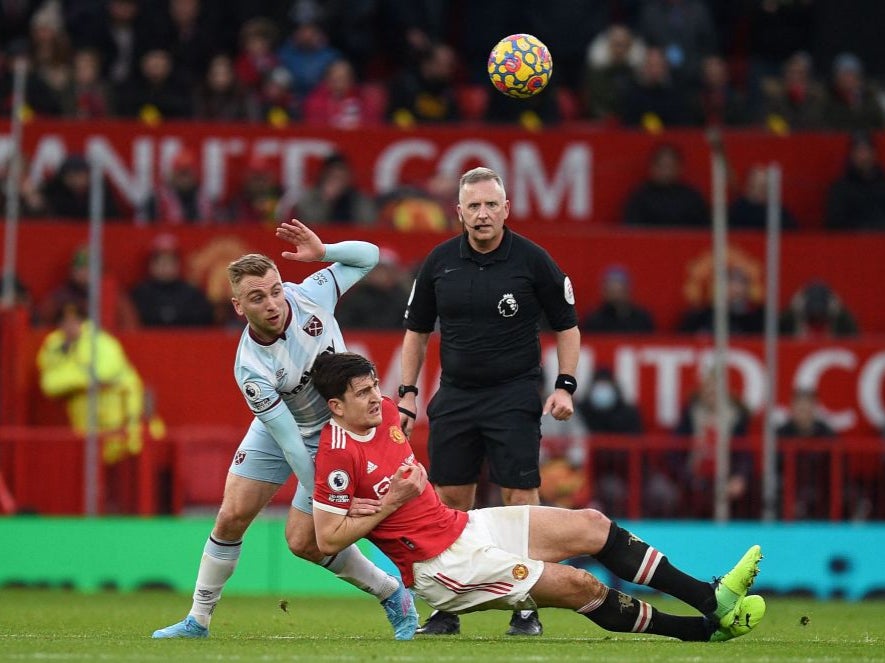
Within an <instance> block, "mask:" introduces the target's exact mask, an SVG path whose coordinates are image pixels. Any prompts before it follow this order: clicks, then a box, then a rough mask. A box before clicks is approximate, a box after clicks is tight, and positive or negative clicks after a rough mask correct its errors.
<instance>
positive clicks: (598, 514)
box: [575, 509, 612, 535]
mask: <svg viewBox="0 0 885 663" xmlns="http://www.w3.org/2000/svg"><path fill="white" fill-rule="evenodd" d="M575 514H576V515H577V517H578V518H580V519H581V521H582V525H583V527H584V528H585V529H586V530H587V531H590V532H602V533H604V534H606V535H607V534H608V530H609V528H610V527H611V524H612V521H611V520H610V519H609V517H608V516H606V515H605V514H604V513H602V511H597V510H596V509H579V510H577V511H575Z"/></svg>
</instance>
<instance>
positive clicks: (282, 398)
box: [230, 242, 378, 513]
mask: <svg viewBox="0 0 885 663" xmlns="http://www.w3.org/2000/svg"><path fill="white" fill-rule="evenodd" d="M325 259H326V260H330V261H331V260H335V261H337V262H336V263H335V264H333V265H331V266H329V267H326V268H324V269H321V270H319V271H317V272H314V273H313V274H311V275H310V276H308V277H307V278H306V279H305V280H304V281H302V282H301V283H299V284H295V283H283V291H284V294H285V298H286V302H287V303H288V304H289V314H288V317H287V320H286V326H285V328H284V330H283V333H282V334H281V335H280V336H279V337H278V338H277V339H276V340H274V341H273V342H272V343H262V342H261V341H258V340H256V339H255V338H253V337H252V335H251V334H250V332H249V327H248V326H247V327H246V329H245V330H244V331H243V335H242V337H241V338H240V344H239V347H238V348H237V356H236V361H235V363H234V376H235V378H236V380H237V384H238V385H239V387H240V390H241V391H242V392H243V396H244V398H245V399H246V403H247V404H248V405H249V408H250V409H251V410H252V412H253V413H254V414H255V419H254V420H253V422H252V425H251V426H249V430H248V431H247V432H246V435H245V437H244V438H243V441H242V442H241V443H240V446H239V447H238V448H237V451H236V453H235V454H234V459H233V462H232V463H231V466H230V471H231V473H233V474H236V475H238V476H242V477H246V478H248V479H255V480H258V481H268V482H270V483H276V484H283V483H285V482H286V480H287V479H288V478H289V476H290V475H291V473H292V472H293V471H294V472H295V475H296V476H297V477H298V490H297V491H296V493H295V497H294V498H293V500H292V506H294V507H295V508H297V509H299V510H301V511H304V512H306V513H312V494H313V475H314V464H313V457H314V456H315V455H316V449H317V443H318V441H319V434H320V431H321V430H322V428H323V425H324V424H325V423H326V422H327V421H328V420H329V418H330V416H331V415H330V413H329V408H328V406H327V405H326V401H325V400H324V399H323V397H322V396H320V395H319V393H317V391H316V389H315V388H314V386H313V383H312V382H311V379H310V370H311V368H312V367H313V363H314V361H315V360H316V358H317V357H318V356H319V355H320V354H322V353H325V352H343V351H344V350H345V349H346V348H345V345H344V338H343V336H342V334H341V328H340V327H339V326H338V321H337V320H335V315H334V309H335V304H336V303H337V302H338V298H339V297H340V296H341V295H342V294H343V293H344V292H346V291H347V290H348V289H349V288H350V287H351V286H352V285H353V284H355V283H356V282H357V281H359V280H360V279H361V278H362V277H363V276H365V275H366V274H367V273H368V272H369V270H371V269H372V268H373V267H374V266H375V264H376V263H377V262H378V248H377V247H376V246H375V245H373V244H369V243H367V242H340V243H338V244H330V245H327V246H326V257H325Z"/></svg>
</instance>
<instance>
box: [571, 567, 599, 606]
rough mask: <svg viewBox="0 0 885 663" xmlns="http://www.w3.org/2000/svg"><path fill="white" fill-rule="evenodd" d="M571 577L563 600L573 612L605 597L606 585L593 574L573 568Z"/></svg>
mask: <svg viewBox="0 0 885 663" xmlns="http://www.w3.org/2000/svg"><path fill="white" fill-rule="evenodd" d="M569 575H570V576H571V577H570V578H569V580H570V582H569V583H568V585H567V589H566V590H565V591H564V593H565V596H564V597H563V598H565V599H566V602H567V604H568V605H569V606H570V607H571V608H572V609H573V610H580V609H581V608H583V607H584V606H586V605H587V604H588V603H593V602H594V601H597V600H599V599H601V598H603V597H604V596H605V590H606V587H605V585H604V584H603V583H602V582H601V581H600V580H599V579H598V578H597V577H596V576H594V575H593V574H591V573H589V572H587V571H585V570H583V569H576V568H572V569H571V570H570V571H569Z"/></svg>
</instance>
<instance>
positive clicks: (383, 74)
mask: <svg viewBox="0 0 885 663" xmlns="http://www.w3.org/2000/svg"><path fill="white" fill-rule="evenodd" d="M848 4H849V5H850V6H846V3H836V2H832V1H817V2H812V0H790V1H784V0H746V1H744V2H722V1H721V0H607V1H606V2H594V3H586V5H582V6H581V8H580V10H579V11H580V12H581V13H582V16H580V17H576V16H575V3H574V2H570V1H569V0H549V1H548V2H545V3H543V5H541V6H533V5H531V4H526V5H525V6H521V5H519V4H516V5H515V4H514V3H512V2H504V1H503V0H486V1H484V2H481V3H475V2H467V1H466V0H460V1H449V0H426V1H424V2H418V3H415V2H409V1H408V0H360V1H358V2H340V1H321V0H252V1H249V2H245V1H243V0H239V1H236V0H232V1H230V2H223V3H217V2H208V1H206V0H169V1H168V2H143V1H140V0H17V1H12V2H2V3H0V25H2V28H0V112H2V113H5V114H8V112H9V103H10V99H9V98H10V92H11V71H12V69H13V65H14V63H15V62H16V61H19V60H25V61H27V62H28V63H29V65H30V67H29V69H30V73H29V74H28V79H27V100H28V106H29V108H30V110H31V111H32V112H33V113H36V114H38V115H45V116H51V117H68V118H92V119H99V118H107V117H124V118H141V119H142V120H144V121H147V122H154V121H157V120H160V119H164V118H167V119H176V118H193V119H198V120H201V121H213V120H226V121H250V122H262V123H270V124H275V125H278V124H285V123H287V122H289V121H295V120H297V121H302V120H303V121H305V122H309V123H310V124H314V125H316V124H320V125H327V126H333V127H337V128H342V129H353V128H358V127H360V126H368V125H373V124H378V123H381V122H392V123H394V124H396V125H399V126H411V125H414V124H422V123H444V122H452V121H459V120H462V119H465V118H468V119H481V120H486V121H489V122H508V123H509V122H518V123H521V124H523V125H524V126H527V127H532V128H537V127H538V126H541V125H544V124H550V123H557V122H560V121H563V120H587V121H595V122H605V123H610V124H621V125H626V126H641V127H644V128H646V129H649V130H659V129H661V128H666V127H674V126H703V125H726V126H746V125H756V126H767V127H768V128H770V129H771V130H772V131H775V132H783V131H787V130H802V129H838V130H857V129H863V130H870V129H876V128H880V127H882V126H883V117H885V116H883V104H885V102H883V94H882V86H881V81H882V76H883V74H885V71H883V70H882V66H883V64H882V62H880V61H876V60H875V58H872V57H871V56H872V54H875V53H876V52H877V50H876V49H877V48H878V43H876V41H875V37H871V36H869V33H868V32H866V31H862V30H859V29H858V28H857V24H856V23H854V24H853V23H852V17H854V20H857V19H859V18H862V19H864V20H866V21H875V17H876V16H880V17H881V16H882V14H883V12H882V10H881V8H880V7H878V6H877V5H878V3H875V2H874V1H871V0H863V1H861V2H856V3H848ZM871 12H872V13H871ZM513 32H529V33H532V34H535V35H537V36H539V37H540V38H541V39H542V40H544V41H545V42H546V43H547V44H548V46H549V47H550V48H551V50H552V52H553V54H554V62H555V74H554V77H553V79H552V82H551V88H550V90H549V92H547V93H545V94H542V95H540V96H539V97H538V98H537V99H535V100H533V101H532V102H528V103H519V102H515V103H513V102H511V101H510V100H508V99H507V98H505V97H504V96H503V95H498V94H496V93H494V90H493V89H492V88H491V86H490V85H489V84H488V81H487V80H486V78H485V77H486V72H485V62H486V59H487V57H488V53H489V51H490V50H491V46H492V45H493V44H494V43H495V42H496V41H497V40H498V39H500V38H501V37H502V36H504V35H505V34H509V33H513Z"/></svg>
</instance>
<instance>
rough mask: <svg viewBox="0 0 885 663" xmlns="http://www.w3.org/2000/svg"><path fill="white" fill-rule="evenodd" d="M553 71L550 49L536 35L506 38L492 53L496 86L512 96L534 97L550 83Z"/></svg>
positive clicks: (491, 69)
mask: <svg viewBox="0 0 885 663" xmlns="http://www.w3.org/2000/svg"><path fill="white" fill-rule="evenodd" d="M552 74H553V59H552V58H551V57H550V51H548V50H547V47H546V46H545V45H544V43H543V42H542V41H541V40H540V39H538V38H537V37H533V36H532V35H526V34H517V35H510V36H509V37H504V39H502V40H501V41H499V42H498V43H497V44H495V47H494V48H493V49H492V52H491V53H490V54H489V78H490V79H491V80H492V85H494V86H495V87H496V88H497V89H498V90H499V91H500V92H501V93H503V94H506V95H507V96H508V97H514V98H516V99H528V98H529V97H533V96H534V95H536V94H538V92H540V91H541V90H543V89H544V88H545V87H546V86H547V83H549V82H550V76H551V75H552Z"/></svg>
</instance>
